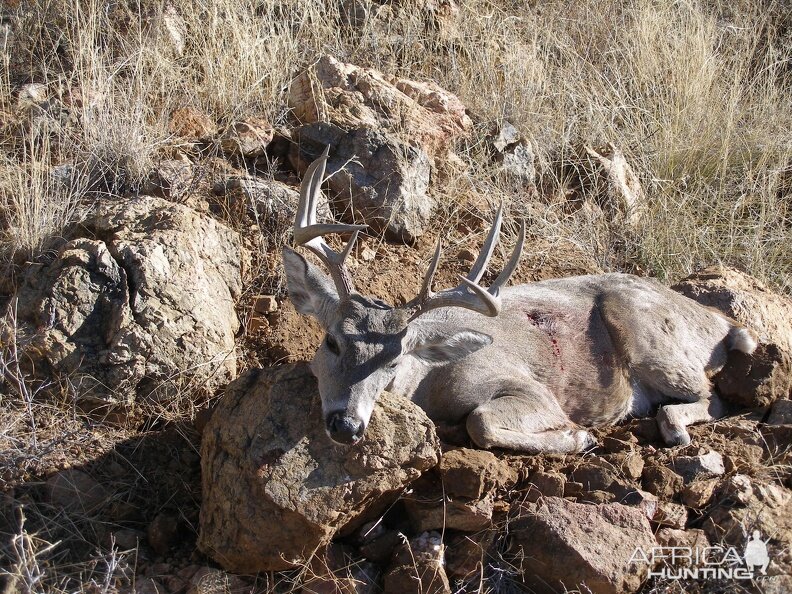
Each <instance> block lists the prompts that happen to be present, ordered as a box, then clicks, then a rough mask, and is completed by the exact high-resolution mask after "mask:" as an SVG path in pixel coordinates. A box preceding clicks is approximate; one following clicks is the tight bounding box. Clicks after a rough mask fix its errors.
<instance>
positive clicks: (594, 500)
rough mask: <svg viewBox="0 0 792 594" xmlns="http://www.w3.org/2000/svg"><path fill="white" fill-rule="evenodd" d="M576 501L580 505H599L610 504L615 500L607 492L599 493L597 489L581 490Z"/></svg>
mask: <svg viewBox="0 0 792 594" xmlns="http://www.w3.org/2000/svg"><path fill="white" fill-rule="evenodd" d="M577 500H578V501H579V502H581V503H591V504H594V505H599V504H602V503H611V502H612V501H615V500H616V495H615V494H614V493H611V492H609V491H601V490H599V489H591V490H588V489H585V488H584V489H583V492H582V493H581V494H580V495H578V498H577Z"/></svg>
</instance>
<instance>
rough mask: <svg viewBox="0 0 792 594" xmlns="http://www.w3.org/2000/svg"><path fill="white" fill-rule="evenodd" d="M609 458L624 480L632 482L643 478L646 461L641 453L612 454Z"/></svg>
mask: <svg viewBox="0 0 792 594" xmlns="http://www.w3.org/2000/svg"><path fill="white" fill-rule="evenodd" d="M607 458H608V460H609V462H610V463H611V464H612V465H613V466H614V467H615V468H616V469H617V470H618V471H619V472H620V473H621V474H622V476H624V478H626V479H628V480H631V481H634V480H637V479H639V478H641V475H642V474H643V469H644V459H643V457H642V456H641V454H640V453H638V452H630V453H618V454H611V455H610V456H608V457H607Z"/></svg>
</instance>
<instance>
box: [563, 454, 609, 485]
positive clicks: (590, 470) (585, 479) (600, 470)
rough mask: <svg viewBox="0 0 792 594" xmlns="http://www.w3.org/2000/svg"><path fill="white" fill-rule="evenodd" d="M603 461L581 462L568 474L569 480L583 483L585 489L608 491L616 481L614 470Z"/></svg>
mask: <svg viewBox="0 0 792 594" xmlns="http://www.w3.org/2000/svg"><path fill="white" fill-rule="evenodd" d="M602 462H604V461H596V462H583V463H581V464H580V465H579V466H577V467H576V468H575V469H574V470H573V471H572V473H571V475H570V477H569V478H570V480H572V481H575V482H577V483H582V484H583V489H584V490H586V491H608V490H609V489H610V487H611V485H613V483H614V482H615V481H616V472H615V471H614V470H613V469H612V468H608V465H607V463H605V464H603V463H602Z"/></svg>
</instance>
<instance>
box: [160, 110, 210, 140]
mask: <svg viewBox="0 0 792 594" xmlns="http://www.w3.org/2000/svg"><path fill="white" fill-rule="evenodd" d="M168 132H170V133H171V134H173V135H174V136H178V137H179V138H184V139H186V140H191V141H195V142H208V141H209V140H211V139H212V138H213V137H214V136H215V135H216V134H217V125H216V124H215V123H214V121H213V120H212V119H211V118H210V117H209V116H208V115H207V114H206V113H204V112H202V111H200V110H199V109H197V108H195V107H189V106H187V107H180V108H178V109H174V110H173V112H171V116H170V121H169V122H168Z"/></svg>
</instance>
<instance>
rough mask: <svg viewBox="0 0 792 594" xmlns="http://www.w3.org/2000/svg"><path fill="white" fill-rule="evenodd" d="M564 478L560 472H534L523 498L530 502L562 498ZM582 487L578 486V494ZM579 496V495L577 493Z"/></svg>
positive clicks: (565, 482)
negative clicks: (544, 498) (541, 498)
mask: <svg viewBox="0 0 792 594" xmlns="http://www.w3.org/2000/svg"><path fill="white" fill-rule="evenodd" d="M566 484H567V481H566V477H565V476H564V475H563V474H561V473H560V472H552V471H551V472H544V471H541V470H540V471H539V472H534V473H533V474H532V475H531V480H530V482H529V483H528V492H527V493H526V495H525V497H526V499H527V500H528V501H530V502H532V503H533V502H535V501H537V500H538V499H539V498H540V497H564V487H565V486H566ZM582 491H583V485H582V484H581V485H580V492H582ZM578 494H580V493H578Z"/></svg>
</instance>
